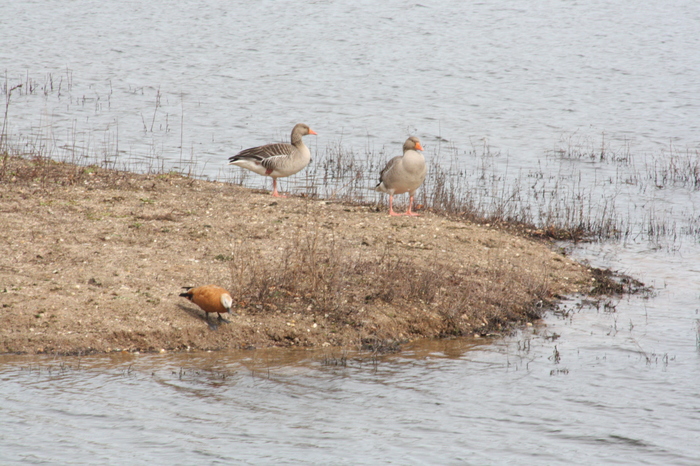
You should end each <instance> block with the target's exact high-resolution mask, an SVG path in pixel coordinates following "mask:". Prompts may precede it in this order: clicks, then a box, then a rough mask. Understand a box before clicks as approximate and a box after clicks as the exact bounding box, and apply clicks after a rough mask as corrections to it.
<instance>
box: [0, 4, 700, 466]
mask: <svg viewBox="0 0 700 466" xmlns="http://www.w3.org/2000/svg"><path fill="white" fill-rule="evenodd" d="M531 3H532V2H524V1H514V2H508V3H503V2H489V1H487V2H479V3H472V2H459V1H444V2H421V3H416V2H400V1H387V2H381V3H377V2H364V1H355V2H351V3H342V2H333V1H317V2H297V1H289V2H274V3H273V2H269V1H262V2H256V3H253V4H250V3H248V2H230V1H226V2H224V1H188V2H179V3H173V2H164V1H151V2H92V1H87V0H84V1H80V0H78V1H73V2H59V1H48V0H47V1H26V2H2V4H1V5H0V30H1V31H2V34H0V70H1V71H3V73H4V79H3V83H2V89H3V90H4V91H5V95H6V96H7V95H8V94H9V96H10V99H9V104H7V98H6V99H5V100H4V102H5V103H6V105H5V106H3V107H4V108H3V110H4V109H6V110H7V119H6V120H5V119H4V118H3V124H4V127H5V132H6V134H7V135H8V138H9V139H10V140H12V141H20V142H22V143H24V144H30V145H33V146H35V147H40V148H41V150H43V151H44V152H45V153H47V154H48V155H50V156H52V157H56V158H60V159H67V160H76V161H81V160H83V159H86V158H97V159H98V160H101V161H103V162H108V163H120V162H124V161H126V163H128V164H129V166H130V167H132V168H134V169H148V168H149V167H150V168H160V167H161V166H163V167H165V168H168V169H170V168H172V169H180V170H189V171H190V172H192V173H193V174H195V175H197V176H203V177H208V178H210V179H220V180H230V179H232V178H236V177H240V171H239V172H236V170H239V169H238V168H236V167H227V166H226V165H225V162H226V159H227V158H228V157H229V156H231V155H233V154H235V153H236V152H238V151H239V150H240V149H243V148H246V147H250V146H253V145H258V144H262V143H265V142H272V141H278V140H286V139H287V138H288V134H289V132H290V130H291V127H292V126H293V125H294V124H295V123H297V122H300V121H303V122H305V123H308V124H309V125H310V126H311V127H312V128H313V129H314V130H315V131H316V132H318V133H319V135H318V136H309V137H307V138H306V141H307V144H308V145H309V146H310V147H311V149H312V154H314V157H320V156H322V155H323V154H324V153H325V152H326V151H327V150H328V148H329V147H336V146H339V145H340V146H342V147H343V148H344V149H345V150H348V151H351V152H352V153H354V154H357V156H358V157H375V156H377V155H381V156H382V157H386V156H392V155H394V154H397V153H398V151H399V150H400V146H401V144H402V142H403V141H404V140H405V138H406V137H407V136H408V135H412V134H414V135H417V136H419V137H420V138H421V140H422V141H423V145H424V146H425V148H426V151H425V153H426V157H427V158H428V159H429V160H430V161H431V162H432V163H437V164H440V163H441V162H442V161H443V160H447V159H448V158H450V157H451V158H453V159H454V158H456V159H457V165H458V166H459V169H460V170H463V171H464V173H465V175H464V177H465V181H464V182H465V184H466V185H468V186H469V187H470V189H473V190H474V191H475V192H481V193H482V195H483V198H484V199H486V198H489V199H496V201H498V199H499V198H502V197H504V196H506V197H509V199H510V198H511V197H513V198H514V199H515V197H517V196H510V195H509V194H510V193H512V192H513V191H514V190H516V191H517V189H516V188H514V187H513V186H515V185H517V186H521V187H522V188H521V189H522V192H523V193H525V194H523V196H522V198H520V200H519V201H518V202H520V204H519V205H518V206H516V210H517V211H518V212H522V211H523V209H526V208H527V207H528V206H532V210H533V211H535V210H536V211H537V212H535V213H534V214H533V218H534V219H535V220H538V221H542V222H543V223H544V222H545V221H546V219H547V218H548V217H547V213H548V212H549V211H548V210H547V209H548V208H550V207H549V206H551V205H552V204H554V205H559V208H561V205H562V204H564V205H569V204H571V205H574V206H576V208H579V209H581V210H582V211H585V212H586V213H587V214H588V215H592V216H604V215H605V214H604V213H601V212H607V215H612V216H613V217H614V218H615V219H616V221H618V219H619V222H621V223H620V224H619V225H618V227H619V228H622V229H625V232H626V233H625V234H623V235H620V236H619V237H618V238H617V239H608V240H605V241H603V242H597V243H591V244H585V245H580V244H579V245H570V244H563V245H562V246H563V247H565V248H567V250H568V251H569V253H570V254H571V255H572V256H574V257H576V258H577V259H580V260H586V261H589V262H590V263H591V264H592V265H595V266H604V267H612V268H614V269H617V270H621V271H623V272H625V273H628V274H630V275H632V276H634V277H636V278H638V279H640V280H642V281H643V282H644V283H646V284H647V285H650V286H652V287H653V294H652V295H651V296H648V295H647V296H631V297H624V298H621V299H610V300H609V301H608V302H606V303H603V305H601V304H598V307H596V306H595V305H589V304H586V303H582V302H580V301H578V300H576V299H571V300H570V301H567V302H566V303H564V305H563V307H562V309H560V312H558V313H556V314H552V315H550V316H548V317H547V318H546V319H545V321H544V322H543V323H542V325H540V326H536V327H533V328H526V329H523V330H522V331H521V332H519V333H518V334H516V335H513V336H510V337H507V338H504V339H498V340H494V341H491V340H488V341H487V340H483V339H482V340H468V339H464V340H454V341H443V342H418V343H415V344H413V345H411V346H409V347H407V348H406V349H405V350H404V351H403V352H401V353H400V354H395V355H387V356H383V357H380V358H372V357H371V356H370V355H366V354H365V355H363V354H354V353H353V354H347V355H346V354H345V353H342V352H341V350H333V351H330V350H328V351H320V352H319V351H281V350H269V351H261V350H258V351H250V352H231V353H196V354H195V353H192V354H190V353H186V354H158V355H119V356H95V357H89V358H82V359H80V360H78V358H50V357H28V356H4V357H2V359H1V360H0V381H1V382H0V394H1V395H2V399H3V402H2V403H1V404H0V418H1V419H2V422H0V463H2V464H13V463H19V462H30V463H49V464H56V463H59V464H95V463H102V464H123V463H127V462H128V463H129V464H147V463H148V464H152V463H172V464H224V463H226V464H230V463H252V464H260V463H263V464H265V463H266V464H273V463H274V464H285V463H316V464H358V463H363V464H367V463H398V464H426V463H433V464H504V463H514V464H572V463H574V464H698V462H700V446H699V445H700V442H698V439H699V438H700V279H699V277H700V275H699V273H700V244H699V239H698V238H699V237H700V235H699V233H700V221H699V217H700V194H699V193H700V191H699V190H698V188H699V187H700V184H698V183H696V181H697V180H698V173H695V172H694V171H693V170H695V169H697V168H698V167H700V162H699V158H698V150H700V128H699V124H700V118H699V117H698V115H700V7H699V6H698V5H697V3H696V2H691V1H681V0H678V1H668V2H663V3H658V4H649V5H646V4H639V3H638V2H612V1H591V2H574V1H553V2H546V3H542V4H537V5H533V4H531ZM20 84H21V85H22V86H21V87H17V86H19V85H20ZM13 88H14V90H13V91H12V92H11V93H10V90H11V89H13ZM2 116H3V117H4V112H3V114H2ZM601 148H603V149H604V151H603V152H605V153H606V157H603V159H604V160H600V157H597V158H593V157H591V155H592V154H593V155H595V154H598V153H600V152H601V150H600V149H601ZM474 154H480V155H477V156H476V157H475V156H474ZM315 163H317V160H315ZM375 178H376V173H368V174H366V180H364V181H363V182H364V183H365V184H366V186H367V187H369V186H371V185H372V184H373V182H374V180H375ZM244 181H245V183H247V184H249V185H251V186H265V187H267V188H269V186H268V184H267V181H269V180H259V179H257V178H255V177H248V178H246V179H245V180H244ZM306 184H308V180H307V179H305V177H304V174H303V173H302V174H299V175H297V176H296V177H293V179H289V180H282V188H283V189H287V190H291V191H295V190H296V191H299V190H303V189H305V188H306ZM494 185H495V186H498V189H496V190H494V189H493V186H494ZM518 192H519V193H520V192H521V191H518ZM368 193H370V191H369V190H368ZM368 196H374V194H368ZM375 199H378V200H380V199H382V198H381V197H376V198H375ZM513 202H515V201H513ZM610 212H612V214H611V213H610ZM346 357H347V359H344V358H346ZM343 362H344V364H343Z"/></svg>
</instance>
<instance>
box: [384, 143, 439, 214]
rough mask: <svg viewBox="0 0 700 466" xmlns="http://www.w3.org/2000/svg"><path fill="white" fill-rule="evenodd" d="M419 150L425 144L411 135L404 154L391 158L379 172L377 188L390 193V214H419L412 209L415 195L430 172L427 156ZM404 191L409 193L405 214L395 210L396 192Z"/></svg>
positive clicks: (404, 145)
mask: <svg viewBox="0 0 700 466" xmlns="http://www.w3.org/2000/svg"><path fill="white" fill-rule="evenodd" d="M419 150H423V146H421V145H420V141H419V140H418V138H417V137H414V136H411V137H410V138H408V139H406V142H404V144H403V155H398V156H396V157H394V158H393V159H391V160H389V162H388V163H387V164H386V167H384V169H383V170H382V172H381V173H380V174H379V184H378V185H377V187H376V188H375V190H376V191H379V192H382V193H388V194H389V215H412V216H418V215H419V214H417V213H415V212H413V211H412V208H413V196H414V195H415V193H416V189H418V188H419V187H420V185H422V184H423V180H425V175H426V174H427V172H428V169H427V167H426V166H425V158H424V157H423V154H421V153H420V152H418V151H419ZM403 193H408V195H409V202H408V210H406V212H405V213H403V214H397V213H396V212H394V194H403Z"/></svg>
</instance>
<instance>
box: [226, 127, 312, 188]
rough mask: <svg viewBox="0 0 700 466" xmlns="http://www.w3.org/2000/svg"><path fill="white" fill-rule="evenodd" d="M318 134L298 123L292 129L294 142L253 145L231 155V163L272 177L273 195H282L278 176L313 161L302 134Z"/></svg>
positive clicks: (296, 169)
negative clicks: (278, 186)
mask: <svg viewBox="0 0 700 466" xmlns="http://www.w3.org/2000/svg"><path fill="white" fill-rule="evenodd" d="M307 134H316V132H315V131H313V130H312V129H311V128H309V126H308V125H305V124H304V123H298V124H297V125H296V126H294V129H292V143H291V144H286V143H277V144H266V145H264V146H259V147H251V148H250V149H246V150H244V151H241V152H239V153H238V154H236V155H234V156H233V157H230V158H229V159H228V160H229V163H228V164H229V165H238V166H239V167H243V168H247V169H248V170H251V171H254V172H255V173H257V174H259V175H266V176H271V177H272V195H273V196H275V197H285V196H281V195H280V193H278V192H277V178H280V177H285V176H290V175H293V174H295V173H297V172H298V171H300V170H302V169H303V168H304V167H306V166H307V165H308V164H309V162H311V152H310V151H309V148H308V147H306V145H305V144H304V141H303V140H302V136H306V135H307Z"/></svg>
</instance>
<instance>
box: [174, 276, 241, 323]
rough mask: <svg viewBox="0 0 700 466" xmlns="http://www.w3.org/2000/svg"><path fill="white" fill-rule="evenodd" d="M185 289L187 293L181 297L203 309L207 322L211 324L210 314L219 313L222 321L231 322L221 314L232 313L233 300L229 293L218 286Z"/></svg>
mask: <svg viewBox="0 0 700 466" xmlns="http://www.w3.org/2000/svg"><path fill="white" fill-rule="evenodd" d="M183 288H185V289H186V290H187V291H186V292H184V293H180V296H182V297H183V298H187V299H189V300H190V301H192V302H193V303H195V304H196V305H197V306H199V307H200V308H202V310H203V311H204V312H205V313H206V316H207V322H209V314H210V313H212V312H217V313H218V314H219V320H220V321H222V322H226V323H228V322H229V321H228V320H226V319H224V318H223V317H222V316H221V314H223V313H225V312H228V313H229V314H231V313H232V312H231V306H232V305H233V298H231V295H230V294H229V292H228V291H226V290H225V289H223V288H221V287H220V286H216V285H204V286H198V287H196V288H195V287H191V286H185V287H183Z"/></svg>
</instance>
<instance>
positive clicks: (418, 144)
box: [416, 142, 425, 150]
mask: <svg viewBox="0 0 700 466" xmlns="http://www.w3.org/2000/svg"><path fill="white" fill-rule="evenodd" d="M416 150H425V149H423V146H421V145H420V142H417V143H416Z"/></svg>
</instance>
